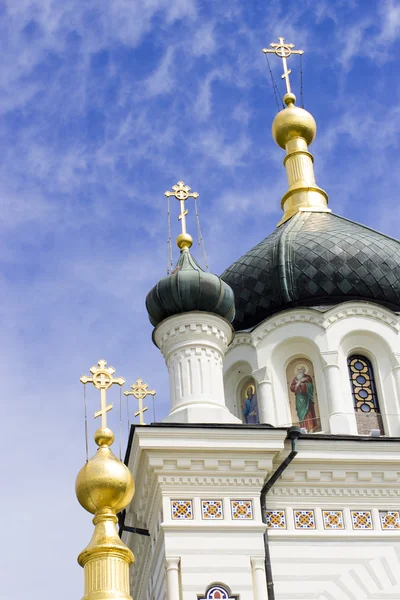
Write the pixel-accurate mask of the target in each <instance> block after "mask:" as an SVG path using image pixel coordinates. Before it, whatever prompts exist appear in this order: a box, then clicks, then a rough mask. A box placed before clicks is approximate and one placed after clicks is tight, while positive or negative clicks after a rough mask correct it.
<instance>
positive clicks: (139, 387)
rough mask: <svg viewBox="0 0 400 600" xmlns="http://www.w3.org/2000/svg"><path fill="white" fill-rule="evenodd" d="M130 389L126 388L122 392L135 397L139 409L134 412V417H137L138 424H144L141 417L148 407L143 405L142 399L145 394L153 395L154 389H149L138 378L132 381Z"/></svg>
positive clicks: (154, 393)
mask: <svg viewBox="0 0 400 600" xmlns="http://www.w3.org/2000/svg"><path fill="white" fill-rule="evenodd" d="M131 389H132V391H130V390H126V391H125V392H124V394H125V396H135V398H136V400H137V401H138V404H139V410H138V411H136V412H135V417H139V423H140V425H145V424H146V423H145V422H144V419H143V413H145V412H146V410H147V408H148V407H147V406H145V407H143V400H144V399H145V398H146V397H147V396H155V395H156V390H149V386H148V384H147V383H143V381H142V380H141V379H138V380H137V382H136V383H132V385H131Z"/></svg>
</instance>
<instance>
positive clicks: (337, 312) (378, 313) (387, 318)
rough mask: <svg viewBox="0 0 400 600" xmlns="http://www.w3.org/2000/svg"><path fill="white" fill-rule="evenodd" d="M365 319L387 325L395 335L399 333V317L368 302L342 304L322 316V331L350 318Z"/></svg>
mask: <svg viewBox="0 0 400 600" xmlns="http://www.w3.org/2000/svg"><path fill="white" fill-rule="evenodd" d="M357 316H359V317H367V318H370V319H374V320H376V321H379V322H381V323H385V324H386V325H389V327H391V328H392V329H393V331H395V332H396V333H397V332H399V331H400V320H399V316H398V315H396V314H395V313H394V312H392V311H391V310H389V309H386V308H383V307H382V306H378V305H377V304H372V303H369V302H344V303H343V304H339V305H338V306H335V307H334V308H332V309H331V310H329V311H327V312H326V313H325V314H324V322H323V324H322V326H323V328H324V329H328V328H329V327H331V325H333V324H334V323H337V322H338V321H341V320H343V319H348V318H350V317H357Z"/></svg>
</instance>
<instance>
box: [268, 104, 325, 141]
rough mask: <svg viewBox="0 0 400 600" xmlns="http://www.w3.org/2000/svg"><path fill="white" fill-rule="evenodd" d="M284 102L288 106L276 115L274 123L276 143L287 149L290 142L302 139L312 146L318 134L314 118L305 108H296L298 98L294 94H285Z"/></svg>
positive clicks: (273, 131) (273, 130) (273, 129)
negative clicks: (298, 138) (297, 138)
mask: <svg viewBox="0 0 400 600" xmlns="http://www.w3.org/2000/svg"><path fill="white" fill-rule="evenodd" d="M283 100H284V102H285V104H286V105H287V106H286V108H284V109H283V110H281V111H280V112H279V113H278V114H277V115H276V117H275V119H274V121H273V123H272V135H273V138H274V140H275V142H276V143H277V144H278V146H280V147H281V148H283V149H285V148H286V144H287V143H288V142H289V141H290V140H292V139H294V138H296V137H301V138H304V139H305V140H306V142H307V144H308V145H310V144H311V143H312V141H313V140H314V138H315V134H316V133H317V124H316V122H315V119H314V117H313V116H312V115H311V114H310V113H309V112H308V111H306V110H304V108H299V107H298V106H295V102H296V96H295V95H294V94H285V96H284V98H283Z"/></svg>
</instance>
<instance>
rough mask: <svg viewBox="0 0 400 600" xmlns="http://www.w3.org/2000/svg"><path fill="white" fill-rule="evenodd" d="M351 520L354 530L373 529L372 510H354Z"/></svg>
mask: <svg viewBox="0 0 400 600" xmlns="http://www.w3.org/2000/svg"><path fill="white" fill-rule="evenodd" d="M351 520H352V523H353V529H373V525H372V514H371V511H370V510H352V511H351Z"/></svg>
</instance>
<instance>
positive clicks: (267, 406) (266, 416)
mask: <svg viewBox="0 0 400 600" xmlns="http://www.w3.org/2000/svg"><path fill="white" fill-rule="evenodd" d="M252 376H253V377H254V379H255V381H256V383H257V401H258V414H259V417H260V423H268V424H269V425H274V426H275V425H276V417H275V407H274V399H273V395H272V381H271V376H270V372H269V370H268V368H267V367H262V368H261V369H256V370H255V371H253V372H252Z"/></svg>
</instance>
